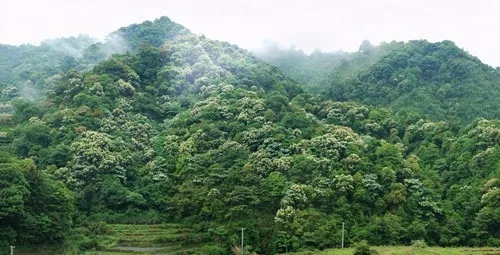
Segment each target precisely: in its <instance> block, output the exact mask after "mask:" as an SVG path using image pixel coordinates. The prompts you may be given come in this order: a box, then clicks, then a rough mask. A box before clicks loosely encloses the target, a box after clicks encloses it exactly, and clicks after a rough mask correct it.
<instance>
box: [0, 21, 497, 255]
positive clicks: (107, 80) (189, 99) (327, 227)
mask: <svg viewBox="0 0 500 255" xmlns="http://www.w3.org/2000/svg"><path fill="white" fill-rule="evenodd" d="M119 38H121V40H123V41H121V42H122V43H123V44H124V45H125V46H127V47H126V48H127V49H126V50H124V51H128V52H127V53H123V54H116V53H118V52H117V51H110V48H111V46H112V45H113V43H117V42H118V41H116V40H117V39H119ZM113 40H114V42H113ZM75 43H76V42H75ZM76 45H77V46H78V45H83V44H78V43H76ZM115 46H116V45H115ZM26 47H28V46H26ZM32 47H34V46H32ZM75 47H76V46H75ZM78 47H80V46H78ZM21 48H22V47H21ZM0 49H3V50H5V51H6V52H9V51H11V50H12V53H11V54H10V55H7V56H4V55H2V57H0V58H3V59H9V61H10V60H12V61H14V60H15V61H14V62H16V61H18V62H20V63H21V62H23V61H24V60H23V58H18V57H19V56H21V55H22V54H21V55H19V54H20V53H19V54H18V53H16V49H17V50H20V48H9V47H6V48H0ZM37 49H38V48H36V47H35V48H30V50H33V51H36V50H37ZM38 50H41V51H42V49H38ZM124 51H123V52H124ZM80 52H82V51H80ZM278 53H279V54H284V55H286V54H288V53H283V52H278ZM290 54H292V55H293V56H291V57H290V59H292V60H290V61H292V62H293V63H287V61H286V60H284V61H283V62H282V63H281V64H283V65H285V64H289V65H290V66H289V68H290V69H288V71H286V70H284V72H285V73H287V72H289V71H290V70H292V71H293V70H295V71H297V75H298V77H296V80H299V81H301V82H304V83H306V82H307V83H308V84H307V88H309V89H310V91H311V93H317V92H321V93H322V94H323V95H324V96H325V97H326V98H328V99H327V100H323V99H322V98H321V97H314V96H313V95H312V94H310V92H306V91H305V90H304V89H303V87H302V86H300V85H299V84H297V83H296V82H294V81H293V80H291V79H289V78H287V77H286V76H285V75H283V74H282V73H281V72H280V71H279V70H278V69H277V68H276V67H273V66H271V65H268V64H266V63H263V62H262V61H261V60H259V59H258V58H256V57H255V56H253V55H252V54H250V53H249V52H247V51H245V50H243V49H240V48H238V47H237V46H235V45H230V44H228V43H224V42H217V41H211V40H208V39H207V38H205V37H203V36H196V35H194V34H191V33H189V31H187V30H185V29H184V28H182V27H181V26H180V25H177V24H175V23H173V22H171V21H170V20H169V19H168V18H165V17H164V18H160V19H158V20H156V21H154V22H145V23H142V24H137V25H132V26H129V27H127V28H122V29H120V30H119V31H118V32H116V33H114V34H113V37H110V39H109V41H107V42H104V43H98V44H93V45H91V46H86V50H84V51H83V52H82V55H81V56H77V55H75V56H70V57H68V56H60V57H61V62H60V65H59V66H57V65H56V67H54V68H55V70H52V69H51V70H52V71H51V70H48V71H47V72H48V73H43V74H37V70H38V69H37V68H38V67H37V68H29V67H26V66H22V68H20V69H23V68H24V71H23V72H22V73H20V74H15V75H20V76H19V77H21V76H22V77H24V78H23V79H30V81H31V82H33V81H35V78H36V79H38V80H39V79H42V78H43V79H44V83H43V84H42V83H40V84H42V86H41V87H40V89H41V90H42V91H43V93H42V94H43V95H45V97H44V98H39V99H37V100H33V99H31V100H29V99H28V98H27V97H26V96H23V95H22V94H23V93H24V92H25V91H24V90H23V88H22V86H20V84H21V83H22V81H25V80H22V79H21V78H16V77H14V76H15V75H14V76H10V77H9V84H4V83H3V82H2V83H1V84H0V89H1V91H2V94H1V97H0V102H1V104H0V147H1V149H2V153H3V154H0V175H1V177H2V178H0V205H1V206H0V222H1V223H2V224H1V228H2V229H1V230H2V231H0V235H1V236H0V240H6V241H4V242H13V241H15V242H18V243H22V244H31V245H36V244H40V243H54V244H56V243H62V242H64V241H65V240H67V239H66V238H65V237H66V236H70V238H71V240H69V241H70V242H74V243H75V246H76V247H80V248H81V249H84V250H85V249H92V248H103V247H109V246H111V245H112V244H113V243H114V244H115V245H116V244H117V243H119V241H118V240H116V239H113V238H112V237H106V236H108V235H113V234H116V236H119V238H122V239H123V240H122V241H120V242H122V244H123V243H127V244H131V243H133V241H137V242H141V240H142V241H144V240H147V242H143V243H148V244H159V243H168V242H180V241H182V242H185V243H189V242H194V243H203V244H204V245H205V246H203V248H201V249H200V253H203V254H228V253H229V252H230V250H229V247H233V246H234V245H236V244H238V243H239V242H240V241H241V240H240V239H239V238H240V236H239V231H240V230H241V227H244V228H246V231H245V238H246V239H245V241H246V243H248V244H250V246H251V247H249V249H250V250H251V251H252V252H256V253H261V254H273V253H275V252H286V251H297V250H303V249H327V248H331V247H335V246H338V244H339V243H340V242H341V232H340V231H341V226H342V222H344V223H345V227H346V233H347V235H346V240H345V241H346V245H351V244H354V243H357V242H359V241H360V240H367V241H368V242H369V243H371V244H375V245H399V244H406V245H410V244H411V242H412V241H413V240H421V242H425V243H427V244H429V245H453V246H457V245H459V246H464V245H491V246H496V245H498V243H499V241H498V240H499V239H500V237H499V232H498V230H499V229H500V227H499V225H498V224H499V222H500V220H499V219H498V215H500V213H499V212H498V208H499V202H498V201H500V200H499V192H498V190H499V188H500V184H499V182H498V176H499V175H500V172H499V169H500V168H499V166H500V161H499V160H500V148H499V146H500V135H499V134H500V131H499V130H500V124H499V121H498V120H494V119H489V120H487V119H482V118H478V119H476V120H475V121H472V122H468V121H469V120H470V119H472V118H473V117H477V116H487V117H490V118H493V117H496V116H497V115H495V114H496V113H495V112H494V111H491V109H496V108H495V105H496V102H492V101H491V102H490V101H488V98H489V97H486V96H485V95H486V94H488V93H489V94H491V95H489V96H491V97H495V95H496V94H495V93H496V92H494V91H496V90H495V89H496V87H495V86H496V84H497V83H496V82H497V80H496V79H498V77H496V76H495V75H497V74H494V72H491V73H490V72H489V71H488V70H490V69H489V67H487V66H484V65H483V64H481V63H480V62H479V61H478V60H477V59H475V58H473V57H471V56H469V55H468V54H466V53H464V52H463V51H461V50H459V49H457V48H456V46H454V45H453V44H452V43H451V42H442V43H428V42H425V41H413V42H409V43H406V44H405V43H390V44H383V45H381V46H379V47H373V46H372V45H371V44H370V43H369V42H364V43H363V45H362V47H360V51H359V52H357V53H353V54H347V53H338V54H337V53H336V54H323V53H320V52H315V53H313V54H311V55H310V56H306V55H305V54H303V53H300V52H293V51H292V53H290ZM104 58H107V59H106V60H104ZM285 58H286V56H285ZM0 60H2V59H0ZM43 60H44V58H40V61H43ZM101 60H103V61H101ZM303 60H307V61H305V63H306V64H305V65H310V66H307V68H305V67H304V69H303V70H301V71H300V72H298V69H300V68H301V67H300V66H301V65H302V64H301V65H299V62H300V61H303ZM32 61H34V60H32ZM98 61H100V62H98ZM315 61H316V62H315ZM34 62H36V61H34ZM16 63H17V62H16ZM313 63H316V64H314V65H313ZM21 64H22V63H21ZM295 64H297V65H295ZM316 68H317V69H316ZM361 69H362V70H361ZM332 70H333V71H332ZM0 71H1V70H0ZM295 71H294V72H295ZM309 71H311V72H310V73H309ZM4 73H5V72H4ZM289 73H290V72H289ZM330 73H331V74H330ZM21 74H22V75H21ZM2 75H9V74H8V72H7V74H2ZM481 75H482V76H481ZM313 76H314V77H313ZM11 81H12V82H13V83H12V84H10V82H11ZM323 82H328V83H327V85H328V87H324V86H323V85H324V83H323ZM23 84H24V83H23ZM29 84H31V83H29ZM320 84H323V85H321V86H320ZM471 84H480V85H481V86H483V85H484V86H486V88H489V89H486V90H484V91H483V90H480V89H477V90H474V91H469V89H470V88H471V86H470V85H471ZM31 85H32V84H31ZM31 85H30V86H31ZM330 85H331V86H330ZM322 86H323V87H322ZM478 86H479V85H478ZM488 86H489V87H488ZM325 90H326V91H327V92H328V93H325ZM492 91H493V92H492ZM469 92H471V93H470V95H472V96H473V97H476V96H477V97H484V98H485V100H482V101H481V102H483V101H484V102H485V105H486V106H485V107H483V108H481V105H479V104H474V103H473V101H474V100H476V99H470V100H465V101H464V100H462V99H464V98H465V96H464V95H465V94H466V93H469ZM485 93H486V94H485ZM477 97H476V98H477ZM333 100H338V101H333ZM347 100H349V102H346V101H347ZM354 101H357V102H354ZM363 103H366V104H370V105H364V104H363ZM379 106H384V107H387V108H381V107H379ZM480 108H481V109H484V115H483V114H482V113H479V112H478V111H479V110H478V109H480ZM391 109H392V110H391ZM424 115H432V118H426V117H424ZM429 119H442V121H439V122H433V121H430V120H429ZM447 120H448V121H447ZM458 120H460V121H461V122H462V123H467V125H463V127H462V126H461V125H459V124H458V123H460V122H458ZM3 151H5V152H3ZM9 153H10V154H9ZM14 155H15V156H14ZM73 213H74V214H73ZM73 221H74V222H73ZM165 221H175V222H180V223H186V224H188V225H190V226H192V229H189V230H182V229H179V228H175V229H176V230H175V231H178V232H176V233H175V234H173V233H170V232H168V231H166V230H165V231H163V230H162V231H159V232H160V233H159V234H157V235H153V234H152V233H150V232H147V234H148V235H151V236H150V237H146V236H145V235H146V234H145V233H138V232H134V233H133V234H137V235H136V236H135V237H132V236H128V237H127V236H126V235H125V234H123V233H124V232H127V231H129V232H131V231H134V230H133V229H132V228H133V227H134V226H133V225H120V226H114V227H113V228H112V229H111V230H110V229H107V228H106V223H123V224H157V223H161V222H165ZM127 226H128V227H129V229H126V228H127ZM141 228H142V227H139V229H141ZM113 231H115V232H113ZM148 231H151V232H153V230H151V229H150V230H148ZM183 231H187V232H189V233H190V234H189V235H187V234H186V235H183V234H182V233H183ZM118 232H119V233H118ZM167 232H168V233H167ZM127 238H128V239H127ZM148 238H149V239H148ZM73 239H74V240H73ZM181 239H182V240H181ZM167 241H168V242H167ZM360 244H361V245H360V248H359V250H360V252H362V251H364V252H369V250H370V249H369V246H368V245H367V243H366V242H361V243H360Z"/></svg>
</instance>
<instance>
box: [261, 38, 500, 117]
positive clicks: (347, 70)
mask: <svg viewBox="0 0 500 255" xmlns="http://www.w3.org/2000/svg"><path fill="white" fill-rule="evenodd" d="M363 49H364V50H363ZM296 55H297V54H296V53H293V52H287V53H284V54H281V55H280V57H277V58H276V57H275V58H272V59H269V58H268V57H267V56H268V54H267V55H263V56H262V57H263V58H264V59H267V60H268V61H269V62H270V63H273V64H277V65H278V67H280V68H281V69H282V70H283V72H284V73H286V74H288V75H289V77H291V78H294V79H296V80H298V81H301V82H302V83H303V84H305V85H306V87H308V88H309V90H310V91H311V92H313V94H317V95H322V96H323V97H324V98H328V99H332V100H335V101H355V102H359V103H362V104H368V105H374V106H379V107H388V108H391V109H392V110H393V111H395V112H396V113H403V114H407V113H409V112H413V113H417V114H419V115H421V116H425V117H426V118H430V119H432V120H449V121H458V122H461V123H462V124H466V123H468V122H470V121H472V120H473V119H475V118H478V117H484V118H487V119H497V118H499V117H500V116H499V113H498V109H500V103H499V100H498V98H500V94H499V93H500V92H499V91H500V76H499V73H498V71H497V70H495V69H493V68H492V67H490V66H487V65H485V64H483V63H481V61H480V60H479V59H477V58H475V57H473V56H471V55H470V54H468V53H467V52H465V51H463V50H462V49H460V48H458V47H457V46H456V45H455V44H454V43H453V42H450V41H443V42H439V43H429V42H427V41H424V40H420V41H410V42H408V43H396V42H393V43H390V44H382V45H380V46H378V47H370V45H369V44H368V45H367V43H366V42H365V43H364V45H362V46H361V47H360V51H359V52H356V53H349V54H347V53H346V54H343V55H338V54H337V55H336V54H328V53H319V52H318V53H315V54H311V55H309V56H305V55H303V56H302V59H304V60H301V61H299V62H295V60H294V58H295V56H296ZM317 55H324V56H323V58H318V57H317ZM339 59H340V62H339ZM328 61H330V62H328ZM304 64H305V65H307V66H309V67H312V68H314V69H318V70H321V72H319V73H317V74H315V78H311V79H303V75H302V74H301V72H297V69H300V70H305V71H306V72H309V70H307V67H305V68H304V66H303V65H304ZM317 66H319V68H316V67H317Z"/></svg>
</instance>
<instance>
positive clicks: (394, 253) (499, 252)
mask: <svg viewBox="0 0 500 255" xmlns="http://www.w3.org/2000/svg"><path fill="white" fill-rule="evenodd" d="M373 248H374V250H376V251H377V252H378V254H380V255H500V248H468V247H461V248H441V247H427V248H416V247H411V246H381V247H373ZM353 251H354V249H343V250H342V249H328V250H324V251H307V252H297V253H291V254H294V255H352V254H353Z"/></svg>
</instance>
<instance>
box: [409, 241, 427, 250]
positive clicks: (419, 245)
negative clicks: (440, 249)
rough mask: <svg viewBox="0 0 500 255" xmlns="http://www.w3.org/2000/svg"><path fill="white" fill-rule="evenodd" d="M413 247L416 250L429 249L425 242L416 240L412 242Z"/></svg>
mask: <svg viewBox="0 0 500 255" xmlns="http://www.w3.org/2000/svg"><path fill="white" fill-rule="evenodd" d="M411 246H412V247H414V248H420V249H423V248H426V247H427V244H426V243H425V241H424V240H415V241H412V242H411Z"/></svg>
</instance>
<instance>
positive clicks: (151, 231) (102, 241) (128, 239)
mask: <svg viewBox="0 0 500 255" xmlns="http://www.w3.org/2000/svg"><path fill="white" fill-rule="evenodd" d="M107 226H108V230H107V234H104V235H102V236H99V238H98V240H97V242H98V246H99V248H97V249H95V250H94V251H87V252H86V253H84V254H85V255H124V254H158V255H184V254H193V253H195V251H196V250H197V249H198V248H199V247H200V246H201V244H202V242H203V241H204V240H203V236H201V235H199V234H196V233H193V232H192V231H191V229H190V228H188V227H186V226H183V225H179V224H160V225H121V224H108V225H107ZM63 253H68V254H74V252H69V251H67V250H66V251H61V249H58V250H56V249H55V248H52V247H37V248H32V249H28V248H24V249H23V248H21V247H18V248H16V250H15V252H14V254H16V255H35V254H37V255H54V254H63ZM0 254H1V252H0Z"/></svg>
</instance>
